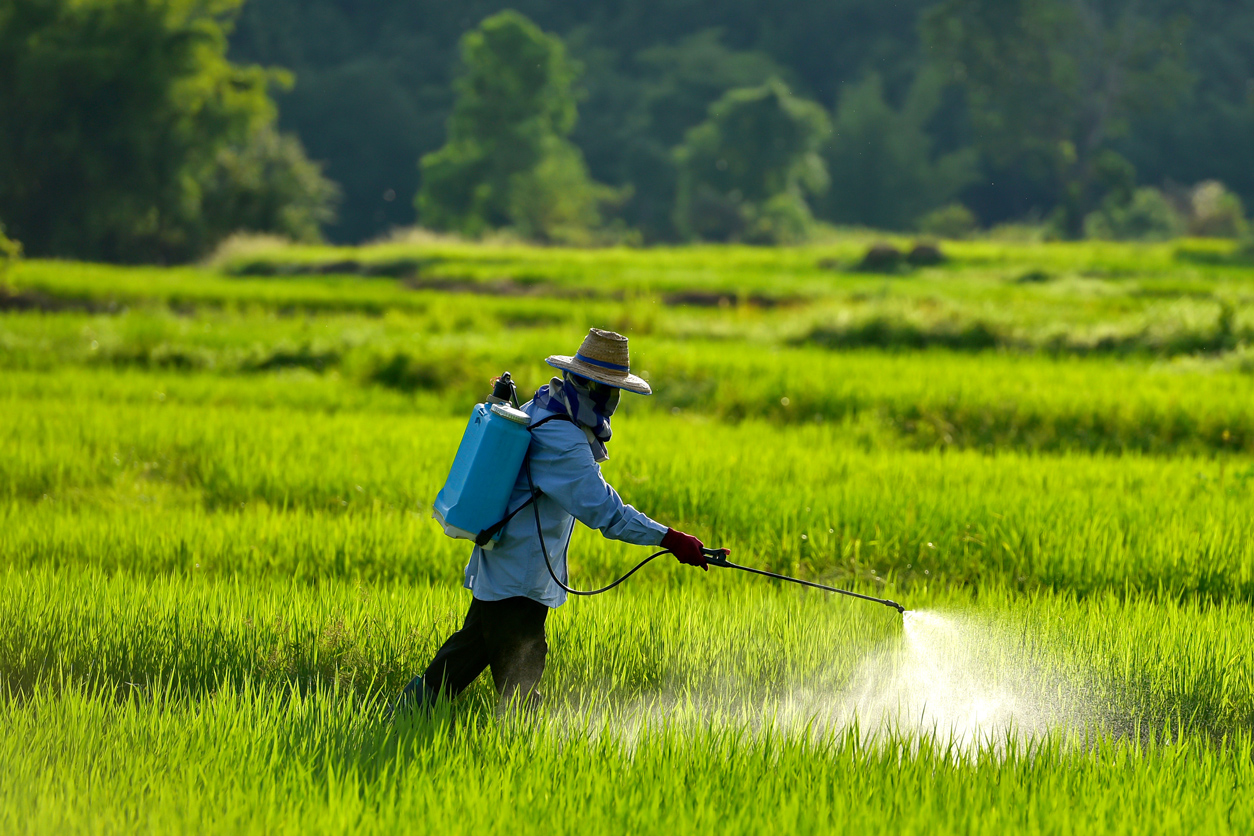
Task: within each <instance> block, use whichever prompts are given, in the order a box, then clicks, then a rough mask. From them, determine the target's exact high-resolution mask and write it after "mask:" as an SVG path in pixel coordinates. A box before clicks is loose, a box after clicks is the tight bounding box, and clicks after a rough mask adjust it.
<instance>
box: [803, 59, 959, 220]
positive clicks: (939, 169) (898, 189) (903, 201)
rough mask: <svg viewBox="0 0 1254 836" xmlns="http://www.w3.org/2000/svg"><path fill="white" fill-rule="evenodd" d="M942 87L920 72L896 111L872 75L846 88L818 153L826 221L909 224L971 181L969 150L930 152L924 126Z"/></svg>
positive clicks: (927, 73) (926, 124) (925, 73)
mask: <svg viewBox="0 0 1254 836" xmlns="http://www.w3.org/2000/svg"><path fill="white" fill-rule="evenodd" d="M941 87H942V83H941V81H940V79H939V77H938V76H936V75H935V74H934V73H931V72H923V73H920V75H919V76H918V77H916V78H915V80H914V83H913V84H912V85H911V86H910V89H909V92H908V93H907V95H906V98H905V101H904V102H903V104H902V106H901V109H900V110H894V109H893V108H892V106H891V105H889V104H888V102H887V101H885V98H884V86H883V83H882V82H881V81H880V77H879V76H878V75H875V74H871V75H869V76H867V77H866V78H865V79H864V80H863V81H861V82H860V83H858V84H854V85H850V86H848V87H846V88H845V90H844V91H843V92H842V93H841V96H840V102H839V104H838V105H837V108H836V118H835V129H834V131H833V134H832V140H831V142H829V143H828V144H827V146H826V153H825V154H824V156H825V158H826V160H827V168H828V171H829V173H830V176H831V188H829V189H828V191H827V195H826V197H825V199H824V201H823V202H822V203H821V204H820V208H821V212H822V215H823V217H824V218H826V219H827V220H830V221H834V222H836V223H844V224H865V225H868V226H874V227H878V228H881V229H907V228H910V227H912V226H914V225H915V223H916V222H917V221H918V220H919V219H920V218H921V217H922V216H923V215H925V214H926V213H928V212H930V211H931V210H933V209H936V208H938V207H940V206H943V205H945V204H946V203H947V202H949V201H950V200H951V199H952V198H953V197H954V196H955V195H956V194H957V193H958V192H959V190H961V189H962V188H963V187H964V186H966V185H967V184H969V183H970V182H971V181H972V180H974V179H975V176H976V166H977V162H978V159H977V153H976V151H975V149H974V148H963V149H960V150H958V151H953V152H950V153H948V154H942V155H939V156H937V155H934V154H933V150H932V145H933V141H932V137H931V136H930V135H929V134H928V131H927V126H928V122H929V120H931V119H932V117H933V116H934V115H935V113H936V111H937V109H938V108H939V107H940V103H941V102H940V100H941Z"/></svg>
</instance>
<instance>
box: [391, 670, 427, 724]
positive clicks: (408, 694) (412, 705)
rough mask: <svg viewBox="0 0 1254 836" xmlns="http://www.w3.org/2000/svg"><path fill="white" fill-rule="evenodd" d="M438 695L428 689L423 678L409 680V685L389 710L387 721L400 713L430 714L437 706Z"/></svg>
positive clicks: (416, 677)
mask: <svg viewBox="0 0 1254 836" xmlns="http://www.w3.org/2000/svg"><path fill="white" fill-rule="evenodd" d="M435 698H436V693H435V692H434V691H432V690H431V689H430V688H428V687H427V683H425V682H423V681H422V677H421V676H415V677H414V678H413V679H411V680H409V684H408V685H406V686H405V689H404V690H403V691H401V695H400V696H399V697H397V698H396V701H395V702H393V703H392V705H391V706H390V707H389V708H388V713H387V719H389V720H391V719H392V718H393V717H395V716H396V713H397V712H398V711H404V712H412V711H422V712H424V713H430V711H431V708H432V707H433V706H434V705H435Z"/></svg>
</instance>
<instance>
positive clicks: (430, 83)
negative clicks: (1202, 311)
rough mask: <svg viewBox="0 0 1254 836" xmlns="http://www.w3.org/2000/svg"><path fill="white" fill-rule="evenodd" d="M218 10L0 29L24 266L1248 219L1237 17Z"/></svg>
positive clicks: (1162, 228) (1250, 119)
mask: <svg viewBox="0 0 1254 836" xmlns="http://www.w3.org/2000/svg"><path fill="white" fill-rule="evenodd" d="M240 2H241V0H12V1H11V2H10V3H9V4H7V8H6V9H3V10H0V73H3V77H5V78H13V79H14V80H15V82H16V83H14V84H12V85H4V86H0V170H3V171H5V172H6V177H5V179H4V180H0V222H4V223H5V224H6V225H7V228H8V229H9V231H10V234H11V235H12V236H13V237H15V238H17V239H19V240H22V242H23V243H24V245H25V248H26V250H27V251H28V252H31V253H35V254H70V255H80V256H86V257H95V258H107V259H118V260H177V259H180V258H188V257H194V256H195V255H198V254H200V253H203V252H204V251H205V250H206V249H208V248H209V247H211V246H212V245H213V244H214V243H215V242H216V241H217V240H220V238H221V237H222V236H223V235H225V234H227V233H228V232H229V231H231V230H234V229H248V230H254V231H272V232H276V233H279V234H283V235H286V236H288V237H293V238H298V239H312V238H314V237H316V236H317V235H319V234H321V233H325V234H326V235H328V236H329V237H331V238H333V239H335V240H346V241H355V240H362V239H365V238H369V237H373V236H377V235H380V234H382V233H384V232H386V231H387V230H388V229H389V228H393V227H401V226H408V225H412V224H414V223H422V224H423V225H425V226H430V227H434V228H438V229H448V230H454V231H457V232H460V233H463V234H467V235H478V234H482V233H484V232H487V231H489V230H493V229H500V228H509V229H511V230H513V232H514V233H515V234H517V235H520V236H523V237H527V238H532V239H538V240H546V241H558V242H569V243H597V242H613V241H619V242H629V243H634V242H644V243H650V242H665V241H680V240H691V239H702V240H735V241H748V242H761V243H773V242H789V241H795V240H800V239H803V238H804V237H806V236H807V235H808V234H809V233H810V231H811V230H812V229H813V228H814V225H815V224H816V223H818V222H825V223H831V224H856V225H866V226H873V227H878V228H886V229H918V228H923V229H925V230H928V231H932V232H935V233H937V234H947V235H958V234H963V233H964V232H966V231H969V230H971V229H972V228H974V227H976V226H987V225H991V224H996V223H1002V222H1006V221H1021V220H1027V221H1030V222H1031V223H1033V224H1035V225H1036V226H1037V227H1038V228H1042V229H1045V230H1047V231H1048V232H1049V233H1050V234H1055V235H1059V236H1066V237H1076V236H1082V235H1091V236H1100V237H1142V236H1167V235H1171V234H1176V233H1178V232H1182V231H1192V232H1195V233H1198V234H1219V235H1237V234H1241V232H1242V231H1243V230H1244V223H1245V222H1244V212H1243V207H1242V202H1241V201H1242V198H1244V199H1245V201H1246V202H1249V201H1250V200H1251V199H1254V166H1252V165H1251V162H1254V159H1252V157H1254V151H1252V150H1251V149H1254V8H1245V7H1244V6H1245V4H1240V5H1239V6H1233V4H1229V3H1224V2H1222V1H1221V0H1173V1H1172V2H1167V0H901V2H897V3H891V4H890V3H883V2H878V0H784V2H780V0H775V2H773V3H766V2H763V1H762V0H734V2H728V0H723V1H722V2H719V3H715V2H713V0H589V2H586V3H581V4H570V3H560V2H555V1H554V0H522V1H520V2H513V3H508V4H506V3H500V2H488V0H466V2H462V3H457V4H449V3H441V2H437V0H404V2H401V0H374V2H372V3H369V4H349V3H344V2H341V0H250V2H248V3H247V4H246V5H243V6H242V7H241V6H240ZM269 67H284V68H286V69H285V70H277V69H266V68H269ZM276 102H277V105H276ZM305 149H308V152H306V150H305ZM311 159H312V160H316V161H318V162H316V163H315V162H311ZM10 173H11V176H10ZM337 204H338V216H336V213H334V212H333V207H335V206H336V205H337Z"/></svg>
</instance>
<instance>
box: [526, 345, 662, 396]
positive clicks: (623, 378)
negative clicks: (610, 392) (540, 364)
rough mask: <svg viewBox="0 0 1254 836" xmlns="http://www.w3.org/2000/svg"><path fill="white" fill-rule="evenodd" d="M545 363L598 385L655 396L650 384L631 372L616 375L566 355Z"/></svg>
mask: <svg viewBox="0 0 1254 836" xmlns="http://www.w3.org/2000/svg"><path fill="white" fill-rule="evenodd" d="M544 362H546V363H548V364H549V365H550V366H552V367H553V368H555V369H562V370H563V371H568V372H574V373H575V374H577V375H579V376H580V377H586V378H588V379H589V380H595V381H596V382H597V383H604V384H605V385H606V386H613V387H614V388H615V389H626V390H627V391H628V392H635V393H636V394H637V395H652V394H653V390H652V389H651V388H650V387H649V384H648V382H647V381H645V379H644V378H642V377H637V376H636V375H634V374H632V373H631V372H623V373H615V372H612V371H610V370H609V369H602V368H600V367H598V366H594V365H592V364H591V363H585V362H583V361H582V360H580V359H579V358H578V357H567V356H566V355H564V354H554V355H553V356H552V357H549V358H547V359H545V361H544Z"/></svg>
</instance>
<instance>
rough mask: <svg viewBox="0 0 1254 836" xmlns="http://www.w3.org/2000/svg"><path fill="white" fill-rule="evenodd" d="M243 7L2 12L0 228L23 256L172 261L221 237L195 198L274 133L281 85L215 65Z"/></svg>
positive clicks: (140, 2) (253, 71)
mask: <svg viewBox="0 0 1254 836" xmlns="http://www.w3.org/2000/svg"><path fill="white" fill-rule="evenodd" d="M240 2H241V0H12V2H10V3H7V4H5V5H4V6H3V7H0V78H4V79H5V82H4V84H2V85H0V171H3V172H4V177H3V178H0V216H2V217H4V218H5V219H6V220H7V221H8V223H9V224H10V226H11V228H12V230H13V232H14V233H15V234H16V235H17V236H18V237H20V238H21V240H22V241H23V243H24V244H25V246H26V249H27V250H28V251H29V252H31V253H32V254H36V255H64V256H74V257H79V258H94V259H104V260H110V261H169V260H181V259H186V258H191V257H194V256H196V255H199V254H200V253H202V252H204V251H206V250H207V249H208V248H210V247H212V246H213V244H214V243H216V240H217V239H218V238H221V237H222V236H224V235H225V234H227V233H228V232H230V231H231V230H230V228H229V227H231V226H232V224H234V222H235V221H236V219H235V218H232V217H230V216H229V215H228V216H222V217H219V218H217V219H215V220H214V221H213V222H210V221H209V219H206V217H205V216H204V213H203V209H204V197H205V188H206V186H207V184H209V183H210V181H211V180H213V179H214V178H215V176H216V175H217V173H218V169H219V166H220V165H221V161H222V157H221V155H222V153H223V152H224V151H226V150H227V149H229V148H231V147H237V148H239V147H248V146H250V145H252V144H253V143H254V142H255V141H256V139H257V137H258V136H259V133H260V132H262V131H264V130H265V129H266V128H267V127H268V126H270V125H271V124H272V123H273V120H274V116H275V113H274V106H273V104H272V102H271V101H270V99H269V96H268V87H269V85H270V84H272V83H277V82H280V81H282V80H283V78H284V77H283V75H282V74H280V73H276V72H271V71H267V70H264V69H262V68H259V67H239V66H236V65H234V64H232V63H230V62H229V61H227V60H226V57H225V54H226V34H225V29H226V25H227V18H228V16H229V15H230V14H232V13H233V12H234V10H235V9H236V8H237V7H238V5H239V3H240ZM288 151H289V153H288V158H289V160H290V159H291V158H292V155H293V154H295V155H296V156H297V157H300V156H302V155H300V154H299V149H298V148H297V147H294V146H290V145H289V148H288ZM301 162H302V164H303V162H304V161H303V159H302V160H301Z"/></svg>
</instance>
